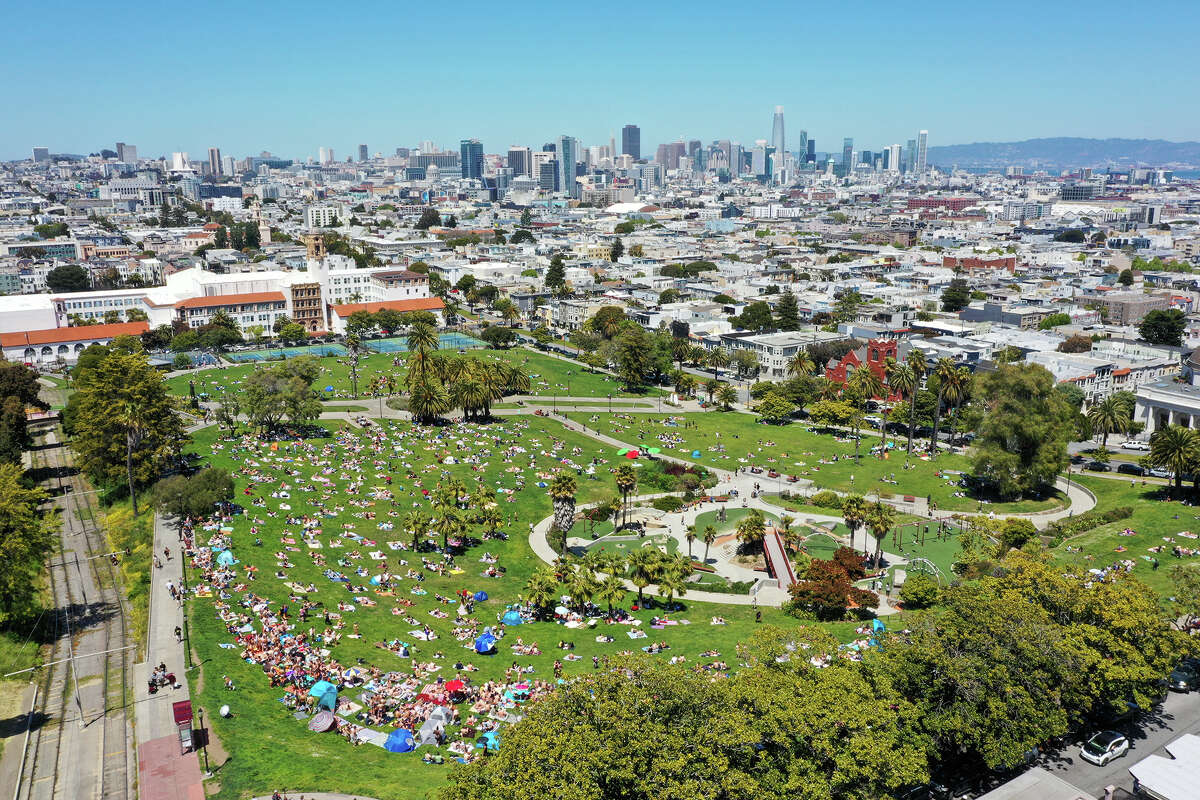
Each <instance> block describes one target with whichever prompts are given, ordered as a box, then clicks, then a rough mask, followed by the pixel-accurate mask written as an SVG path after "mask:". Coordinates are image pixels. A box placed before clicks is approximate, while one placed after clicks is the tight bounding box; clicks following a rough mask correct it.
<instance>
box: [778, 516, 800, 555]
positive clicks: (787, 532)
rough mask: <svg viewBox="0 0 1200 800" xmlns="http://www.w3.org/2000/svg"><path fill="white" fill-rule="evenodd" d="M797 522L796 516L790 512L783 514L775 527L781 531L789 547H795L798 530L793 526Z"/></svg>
mask: <svg viewBox="0 0 1200 800" xmlns="http://www.w3.org/2000/svg"><path fill="white" fill-rule="evenodd" d="M795 524H796V518H795V517H793V516H791V515H789V514H782V515H780V517H779V522H777V523H776V524H775V529H776V530H778V531H779V535H780V536H781V537H783V543H784V544H785V545H787V546H788V547H791V548H793V549H794V548H795V544H796V530H795V528H793V527H792V526H793V525H795Z"/></svg>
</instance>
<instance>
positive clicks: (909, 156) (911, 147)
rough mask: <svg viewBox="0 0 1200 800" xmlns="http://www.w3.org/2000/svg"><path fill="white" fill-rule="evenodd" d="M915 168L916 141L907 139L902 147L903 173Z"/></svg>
mask: <svg viewBox="0 0 1200 800" xmlns="http://www.w3.org/2000/svg"><path fill="white" fill-rule="evenodd" d="M916 166H917V140H916V139H909V140H908V143H907V144H905V145H904V171H905V172H912V171H913V169H914V168H915V167H916Z"/></svg>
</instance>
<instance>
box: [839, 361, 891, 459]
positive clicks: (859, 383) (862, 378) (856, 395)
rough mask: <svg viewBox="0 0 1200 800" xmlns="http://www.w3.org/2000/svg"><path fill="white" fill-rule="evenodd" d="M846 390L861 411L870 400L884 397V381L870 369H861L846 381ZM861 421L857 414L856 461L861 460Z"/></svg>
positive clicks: (855, 420)
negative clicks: (859, 432) (859, 429)
mask: <svg viewBox="0 0 1200 800" xmlns="http://www.w3.org/2000/svg"><path fill="white" fill-rule="evenodd" d="M846 389H847V390H848V391H849V393H850V397H851V398H852V400H853V403H854V406H855V408H857V409H859V410H860V411H861V410H863V409H864V408H865V406H866V403H867V401H868V400H870V399H871V398H874V397H880V396H882V395H883V381H881V380H879V376H878V375H876V374H875V373H874V372H873V371H872V370H871V369H870V368H869V367H860V368H858V369H856V370H854V373H853V374H851V375H850V379H849V380H848V381H846ZM860 420H861V416H860V415H859V414H855V415H854V423H853V427H854V460H855V461H858V458H859V447H860V440H859V435H858V428H859V422H860Z"/></svg>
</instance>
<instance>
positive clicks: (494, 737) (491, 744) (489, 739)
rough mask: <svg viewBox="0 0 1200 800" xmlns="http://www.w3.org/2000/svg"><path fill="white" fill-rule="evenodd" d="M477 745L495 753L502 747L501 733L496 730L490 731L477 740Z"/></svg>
mask: <svg viewBox="0 0 1200 800" xmlns="http://www.w3.org/2000/svg"><path fill="white" fill-rule="evenodd" d="M475 747H477V748H479V749H481V750H489V751H491V752H493V753H495V752H496V751H498V750H499V749H500V734H498V733H496V732H495V731H488V732H487V733H485V734H484V735H483V736H480V737H479V740H478V741H476V742H475Z"/></svg>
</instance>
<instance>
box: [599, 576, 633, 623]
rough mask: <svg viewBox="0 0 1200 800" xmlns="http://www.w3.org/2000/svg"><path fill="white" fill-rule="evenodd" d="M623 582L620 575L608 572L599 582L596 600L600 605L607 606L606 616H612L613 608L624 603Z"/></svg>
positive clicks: (624, 590) (624, 589)
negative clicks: (605, 604) (604, 604)
mask: <svg viewBox="0 0 1200 800" xmlns="http://www.w3.org/2000/svg"><path fill="white" fill-rule="evenodd" d="M626 591H628V590H627V589H626V588H625V581H624V580H622V579H621V576H620V575H617V574H616V573H613V572H610V573H609V574H608V575H607V576H605V578H604V580H603V581H601V582H600V588H599V589H598V590H597V591H596V599H598V600H600V601H601V602H602V603H607V604H608V615H609V616H610V617H611V616H612V611H613V606H616V605H620V604H621V603H623V602H624V601H625V592H626Z"/></svg>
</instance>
